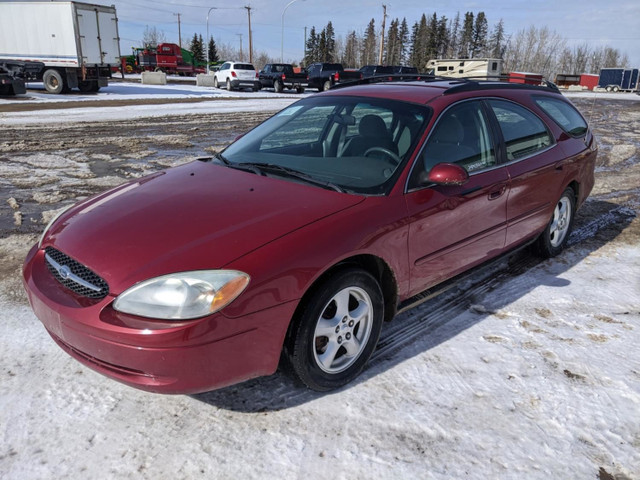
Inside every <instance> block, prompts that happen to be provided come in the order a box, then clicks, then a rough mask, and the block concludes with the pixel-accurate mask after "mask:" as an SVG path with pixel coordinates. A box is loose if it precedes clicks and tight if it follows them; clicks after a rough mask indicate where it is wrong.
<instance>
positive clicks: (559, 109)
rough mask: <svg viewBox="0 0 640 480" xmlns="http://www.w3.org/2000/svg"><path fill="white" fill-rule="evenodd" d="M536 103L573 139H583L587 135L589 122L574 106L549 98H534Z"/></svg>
mask: <svg viewBox="0 0 640 480" xmlns="http://www.w3.org/2000/svg"><path fill="white" fill-rule="evenodd" d="M534 101H535V102H536V104H537V105H538V106H539V107H540V108H541V109H542V110H543V111H544V112H545V113H546V114H547V115H549V116H550V117H551V118H552V119H553V120H554V121H555V122H556V123H557V124H558V125H559V126H560V128H562V129H563V130H564V131H565V132H567V133H568V134H569V135H571V136H572V137H582V136H583V135H584V134H585V133H587V128H588V127H587V122H585V120H584V118H582V115H580V113H579V112H578V110H576V108H575V107H574V106H573V105H571V104H569V103H567V102H564V101H562V100H559V99H556V98H549V97H534Z"/></svg>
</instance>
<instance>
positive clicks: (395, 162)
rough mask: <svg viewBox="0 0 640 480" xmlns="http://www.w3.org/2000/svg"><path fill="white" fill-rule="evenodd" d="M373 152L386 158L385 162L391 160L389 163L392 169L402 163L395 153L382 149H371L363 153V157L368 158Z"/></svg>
mask: <svg viewBox="0 0 640 480" xmlns="http://www.w3.org/2000/svg"><path fill="white" fill-rule="evenodd" d="M374 152H380V153H384V154H385V155H386V156H387V157H388V159H385V160H391V161H390V162H389V163H391V164H392V165H393V166H394V167H397V166H398V165H400V162H402V159H401V158H400V157H399V156H398V155H397V154H396V153H394V152H392V151H391V150H389V149H388V148H384V147H371V148H370V149H369V150H367V151H366V152H364V156H365V157H368V156H369V154H370V153H374Z"/></svg>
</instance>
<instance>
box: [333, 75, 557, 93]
mask: <svg viewBox="0 0 640 480" xmlns="http://www.w3.org/2000/svg"><path fill="white" fill-rule="evenodd" d="M518 80H521V81H523V82H525V83H514V82H512V81H510V78H509V77H508V76H507V75H499V76H491V75H483V76H471V77H445V76H441V75H429V74H389V75H375V76H372V77H367V78H361V79H360V80H354V81H351V82H345V83H339V84H337V85H334V86H333V87H331V89H332V90H334V89H339V88H347V87H353V86H356V85H370V84H375V83H387V82H416V81H422V82H426V83H429V82H440V81H446V82H449V84H450V85H451V86H450V87H449V88H448V89H446V90H445V92H444V93H445V94H451V93H458V92H465V91H472V90H490V89H496V88H505V87H506V88H516V89H518V88H519V89H528V90H531V89H534V90H544V91H549V90H551V91H553V92H558V93H560V90H559V89H558V87H557V86H556V84H555V83H552V82H550V81H549V80H547V79H546V78H544V77H542V78H541V77H539V76H534V75H531V76H528V75H524V76H523V77H518ZM533 81H535V82H541V83H540V84H539V85H535V84H532V83H528V82H533Z"/></svg>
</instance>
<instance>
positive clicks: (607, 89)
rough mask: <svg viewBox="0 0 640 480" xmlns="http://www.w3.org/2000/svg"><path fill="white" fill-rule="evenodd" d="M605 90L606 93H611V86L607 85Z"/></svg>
mask: <svg viewBox="0 0 640 480" xmlns="http://www.w3.org/2000/svg"><path fill="white" fill-rule="evenodd" d="M605 90H606V91H607V92H610V91H611V90H613V89H612V88H611V85H608V86H607V87H606V88H605Z"/></svg>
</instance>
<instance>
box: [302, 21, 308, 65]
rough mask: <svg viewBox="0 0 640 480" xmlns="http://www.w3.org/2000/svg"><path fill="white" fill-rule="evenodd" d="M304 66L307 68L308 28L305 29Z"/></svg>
mask: <svg viewBox="0 0 640 480" xmlns="http://www.w3.org/2000/svg"><path fill="white" fill-rule="evenodd" d="M302 63H303V64H304V66H305V67H306V66H307V27H306V26H305V27H304V58H303V59H302Z"/></svg>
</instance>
